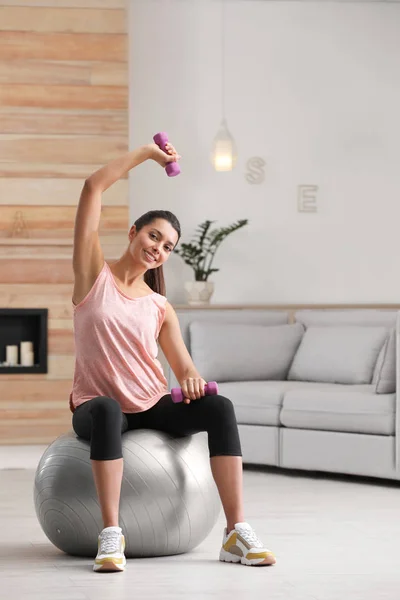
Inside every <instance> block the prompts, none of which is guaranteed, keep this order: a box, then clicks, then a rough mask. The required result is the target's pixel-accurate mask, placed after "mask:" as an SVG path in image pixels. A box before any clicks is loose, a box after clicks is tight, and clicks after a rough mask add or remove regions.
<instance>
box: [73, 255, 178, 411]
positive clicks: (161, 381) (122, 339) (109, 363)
mask: <svg viewBox="0 0 400 600" xmlns="http://www.w3.org/2000/svg"><path fill="white" fill-rule="evenodd" d="M166 303H167V299H166V298H165V297H164V296H161V295H160V294H157V293H155V292H154V293H152V294H149V295H147V296H143V297H141V298H130V297H129V296H127V295H126V294H125V293H124V292H123V291H122V290H120V289H119V288H118V286H117V284H116V282H115V279H114V277H113V274H112V272H111V269H110V267H109V266H108V264H107V263H106V262H105V263H104V266H103V268H102V270H101V271H100V273H99V275H98V277H97V279H96V281H95V283H94V285H93V287H92V288H91V290H90V291H89V293H88V294H87V295H86V296H85V298H84V299H83V300H82V301H81V302H79V304H77V305H76V306H75V305H74V304H72V306H73V310H74V335H75V355H76V358H75V372H74V381H73V387H72V393H71V396H70V407H71V410H72V411H74V409H75V408H76V407H77V406H79V405H80V404H82V403H83V402H86V401H87V400H91V399H92V398H94V397H95V396H109V397H110V398H114V399H115V400H117V401H118V402H119V404H120V406H121V408H122V411H123V412H126V413H135V412H140V411H143V410H147V409H149V408H151V407H152V406H154V404H156V403H157V402H158V401H159V400H160V398H162V396H164V395H165V394H167V393H168V389H167V380H166V379H165V376H164V373H163V369H162V366H161V364H160V362H159V361H158V360H157V353H158V345H157V339H158V335H159V333H160V329H161V326H162V324H163V321H164V317H165V311H166Z"/></svg>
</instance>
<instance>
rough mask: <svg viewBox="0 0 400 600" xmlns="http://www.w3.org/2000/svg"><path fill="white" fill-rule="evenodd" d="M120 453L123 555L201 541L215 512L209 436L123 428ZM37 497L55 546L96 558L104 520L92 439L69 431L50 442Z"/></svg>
mask: <svg viewBox="0 0 400 600" xmlns="http://www.w3.org/2000/svg"><path fill="white" fill-rule="evenodd" d="M122 451H123V457H124V475H123V480H122V488H121V502H120V526H121V527H122V530H123V533H124V535H125V540H126V550H125V554H126V556H127V557H144V556H166V555H170V554H181V553H183V552H188V551H189V550H191V549H192V548H194V547H195V546H197V545H198V544H200V543H201V542H202V541H203V540H204V539H205V538H206V536H207V535H208V534H209V532H210V531H211V529H212V528H213V527H214V525H215V523H216V521H217V518H218V515H219V512H220V500H219V496H218V492H217V488H216V485H215V483H214V479H213V477H212V474H211V469H210V462H209V454H208V445H207V434H205V433H204V434H203V433H199V434H196V435H194V436H188V437H180V438H175V437H172V436H170V435H168V434H166V433H163V432H161V431H152V430H148V429H139V430H136V431H128V432H126V433H124V434H123V436H122ZM34 500H35V508H36V514H37V516H38V519H39V522H40V524H41V526H42V529H43V531H44V533H45V534H46V535H47V537H48V538H49V540H50V541H51V542H52V543H53V544H54V545H55V546H57V548H59V549H60V550H63V551H64V552H66V553H67V554H71V555H74V556H90V557H93V556H96V553H97V536H98V534H99V532H100V531H101V529H102V527H103V523H102V518H101V512H100V506H99V503H98V500H97V493H96V488H95V485H94V481H93V475H92V467H91V462H90V458H89V442H86V441H85V440H82V439H80V438H78V437H77V436H76V435H75V433H73V432H71V433H68V434H66V435H62V436H61V437H59V438H57V439H56V440H55V441H54V442H53V443H52V444H51V445H50V446H49V447H48V448H47V450H46V451H45V453H44V454H43V456H42V458H41V459H40V462H39V465H38V468H37V471H36V477H35V488H34Z"/></svg>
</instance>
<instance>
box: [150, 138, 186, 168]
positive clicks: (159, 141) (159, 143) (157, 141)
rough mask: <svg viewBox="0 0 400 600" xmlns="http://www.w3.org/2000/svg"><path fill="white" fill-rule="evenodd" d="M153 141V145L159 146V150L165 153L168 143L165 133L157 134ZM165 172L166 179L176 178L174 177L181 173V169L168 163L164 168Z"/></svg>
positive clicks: (174, 164)
mask: <svg viewBox="0 0 400 600" xmlns="http://www.w3.org/2000/svg"><path fill="white" fill-rule="evenodd" d="M153 140H154V143H155V144H157V146H159V147H160V148H161V150H164V152H166V151H165V146H166V144H167V143H168V136H167V134H166V133H165V131H161V132H160V133H157V134H156V135H155V136H154V137H153ZM165 171H166V173H167V175H168V177H176V175H179V173H180V172H181V168H180V166H179V165H178V163H177V162H170V163H168V164H167V166H166V167H165Z"/></svg>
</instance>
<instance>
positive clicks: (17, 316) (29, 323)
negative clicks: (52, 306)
mask: <svg viewBox="0 0 400 600" xmlns="http://www.w3.org/2000/svg"><path fill="white" fill-rule="evenodd" d="M47 322H48V309H47V308H0V363H3V362H5V360H6V346H18V348H20V343H21V342H23V341H32V342H33V352H34V359H35V364H34V365H33V366H32V367H23V366H16V367H5V366H1V365H0V375H1V374H9V373H15V374H20V373H31V374H35V373H47V372H48V369H47V330H48V327H47ZM18 354H19V351H18ZM19 360H20V356H19Z"/></svg>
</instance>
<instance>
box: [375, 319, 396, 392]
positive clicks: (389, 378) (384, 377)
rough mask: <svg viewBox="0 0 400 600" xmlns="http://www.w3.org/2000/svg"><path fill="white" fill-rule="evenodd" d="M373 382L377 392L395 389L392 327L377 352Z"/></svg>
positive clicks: (394, 340) (394, 356)
mask: <svg viewBox="0 0 400 600" xmlns="http://www.w3.org/2000/svg"><path fill="white" fill-rule="evenodd" d="M373 383H374V384H375V391H376V393H377V394H391V393H393V392H395V391H396V331H395V330H394V329H393V330H392V331H391V333H390V335H389V337H388V339H387V340H386V342H385V344H384V346H383V348H382V350H381V352H380V354H379V358H378V361H377V366H376V368H375V373H374V379H373Z"/></svg>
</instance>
